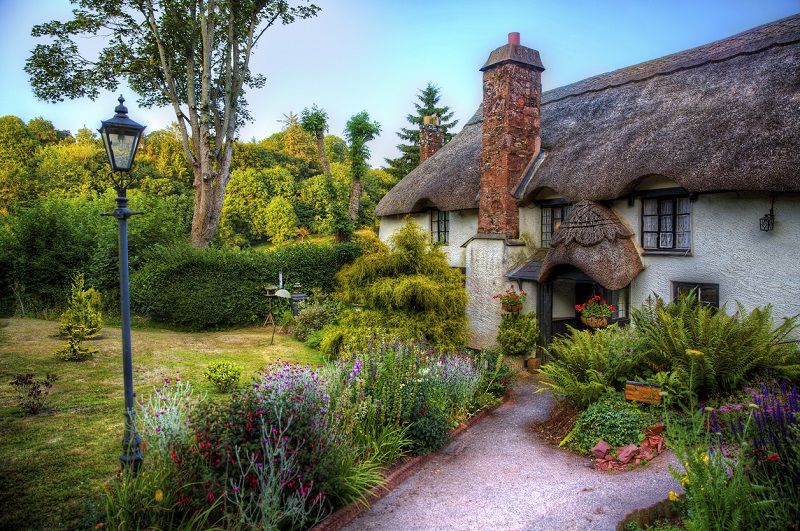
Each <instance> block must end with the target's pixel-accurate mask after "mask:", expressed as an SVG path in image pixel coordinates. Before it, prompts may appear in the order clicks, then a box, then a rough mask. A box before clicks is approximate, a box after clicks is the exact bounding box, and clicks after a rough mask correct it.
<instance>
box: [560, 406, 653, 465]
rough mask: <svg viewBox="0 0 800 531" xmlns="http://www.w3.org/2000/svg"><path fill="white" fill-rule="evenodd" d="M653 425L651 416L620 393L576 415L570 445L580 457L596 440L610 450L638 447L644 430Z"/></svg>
mask: <svg viewBox="0 0 800 531" xmlns="http://www.w3.org/2000/svg"><path fill="white" fill-rule="evenodd" d="M654 421H655V418H654V417H653V416H652V415H650V414H648V413H646V412H644V411H642V409H641V407H640V406H639V404H637V403H635V402H628V401H626V400H625V397H624V395H622V394H621V393H608V394H605V395H603V396H602V397H600V399H599V400H597V401H596V402H594V403H592V404H591V405H590V406H589V407H588V408H587V409H586V410H585V411H583V412H582V413H581V414H580V416H579V417H578V421H577V422H576V423H575V429H574V430H573V433H572V434H571V437H570V442H571V445H572V446H573V447H574V448H575V449H577V450H579V451H580V452H582V453H588V452H589V451H590V450H591V449H592V447H593V446H594V445H595V444H597V441H599V440H600V439H603V440H604V441H605V442H607V443H608V444H609V446H611V447H612V448H617V447H619V446H625V445H627V444H630V443H634V444H639V442H640V440H641V439H642V438H643V437H644V433H643V432H644V429H645V428H646V427H647V426H649V425H650V424H652V423H653V422H654Z"/></svg>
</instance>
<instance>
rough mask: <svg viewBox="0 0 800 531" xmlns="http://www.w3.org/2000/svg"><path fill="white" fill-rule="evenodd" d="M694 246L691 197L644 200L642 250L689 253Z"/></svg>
mask: <svg viewBox="0 0 800 531" xmlns="http://www.w3.org/2000/svg"><path fill="white" fill-rule="evenodd" d="M691 246H692V219H691V208H690V203H689V197H688V196H686V197H657V198H649V199H642V247H644V249H645V250H647V251H675V252H683V253H688V252H689V250H690V249H691Z"/></svg>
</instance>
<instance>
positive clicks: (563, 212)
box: [541, 204, 572, 249]
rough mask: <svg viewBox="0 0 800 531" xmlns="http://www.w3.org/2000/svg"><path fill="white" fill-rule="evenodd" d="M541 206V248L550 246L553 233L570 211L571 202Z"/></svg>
mask: <svg viewBox="0 0 800 531" xmlns="http://www.w3.org/2000/svg"><path fill="white" fill-rule="evenodd" d="M541 208H542V248H545V249H546V248H548V247H550V240H551V239H552V237H553V233H554V232H555V231H556V229H558V227H560V226H561V223H562V222H563V221H564V220H565V219H567V217H569V214H570V212H572V205H571V204H563V205H554V206H543V207H541Z"/></svg>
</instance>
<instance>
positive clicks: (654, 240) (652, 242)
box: [644, 232, 658, 249]
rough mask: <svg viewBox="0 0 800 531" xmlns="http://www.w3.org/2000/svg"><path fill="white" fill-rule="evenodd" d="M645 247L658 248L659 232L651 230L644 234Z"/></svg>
mask: <svg viewBox="0 0 800 531" xmlns="http://www.w3.org/2000/svg"><path fill="white" fill-rule="evenodd" d="M644 248H645V249H658V233H656V232H649V233H647V234H645V235H644Z"/></svg>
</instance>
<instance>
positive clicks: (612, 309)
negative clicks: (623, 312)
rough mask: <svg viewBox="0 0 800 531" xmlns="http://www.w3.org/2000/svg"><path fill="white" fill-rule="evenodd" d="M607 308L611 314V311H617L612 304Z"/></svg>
mask: <svg viewBox="0 0 800 531" xmlns="http://www.w3.org/2000/svg"><path fill="white" fill-rule="evenodd" d="M608 308H609V309H610V310H611V311H612V312H613V311H615V310H616V309H617V308H616V307H615V306H614V305H613V304H610V305H609V306H608Z"/></svg>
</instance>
